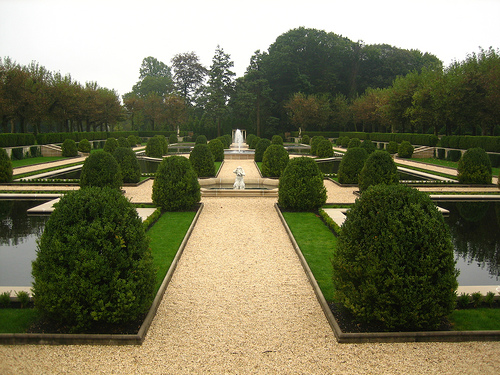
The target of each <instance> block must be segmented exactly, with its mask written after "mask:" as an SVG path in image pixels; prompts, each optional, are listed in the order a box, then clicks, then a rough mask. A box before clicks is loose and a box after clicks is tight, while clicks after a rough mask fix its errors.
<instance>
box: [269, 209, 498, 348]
mask: <svg viewBox="0 0 500 375" xmlns="http://www.w3.org/2000/svg"><path fill="white" fill-rule="evenodd" d="M274 207H275V209H276V212H277V213H278V216H279V217H280V220H281V222H282V224H283V227H284V228H285V230H286V232H287V234H288V237H289V238H290V241H291V242H292V245H293V248H294V249H295V252H296V254H297V256H298V257H299V260H300V263H301V264H302V267H303V268H304V272H305V273H306V275H307V278H308V279H309V282H310V284H311V286H312V288H313V290H314V293H315V294H316V297H317V299H318V302H319V304H320V306H321V308H322V310H323V312H324V314H325V317H326V319H327V320H328V323H329V324H330V327H331V328H332V330H333V333H334V335H335V338H336V339H337V341H338V342H339V343H387V342H464V341H500V331H423V332H374V333H346V332H343V331H342V330H341V329H340V327H339V325H338V323H337V321H336V320H335V317H334V316H333V314H332V311H331V310H330V307H329V306H328V303H327V302H326V300H325V297H324V296H323V293H322V292H321V289H320V288H319V286H318V283H317V282H316V279H315V277H314V275H313V273H312V271H311V269H310V268H309V265H308V264H307V261H306V259H305V258H304V256H303V255H302V251H301V250H300V247H299V245H298V244H297V242H296V241H295V238H294V237H293V234H292V232H291V230H290V228H289V227H288V224H287V223H286V221H285V218H284V217H283V215H282V214H281V210H280V209H279V206H278V204H277V203H275V204H274Z"/></svg>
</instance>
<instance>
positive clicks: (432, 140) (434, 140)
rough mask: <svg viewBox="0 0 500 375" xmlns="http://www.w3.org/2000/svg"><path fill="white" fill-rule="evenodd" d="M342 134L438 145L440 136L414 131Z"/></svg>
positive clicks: (378, 139) (362, 138) (352, 136)
mask: <svg viewBox="0 0 500 375" xmlns="http://www.w3.org/2000/svg"><path fill="white" fill-rule="evenodd" d="M340 136H342V137H345V136H347V137H349V138H359V139H361V140H364V139H369V140H371V141H375V142H390V141H394V142H397V143H401V142H403V141H408V142H410V143H411V144H412V145H421V146H432V147H433V146H436V145H437V144H438V141H439V139H438V137H436V136H435V135H433V134H414V133H362V132H341V133H340Z"/></svg>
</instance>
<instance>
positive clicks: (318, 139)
mask: <svg viewBox="0 0 500 375" xmlns="http://www.w3.org/2000/svg"><path fill="white" fill-rule="evenodd" d="M324 140H325V137H323V136H322V135H315V136H314V137H312V138H311V142H310V144H311V155H317V152H318V145H319V143H320V142H321V141H324Z"/></svg>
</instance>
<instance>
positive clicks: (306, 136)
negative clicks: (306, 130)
mask: <svg viewBox="0 0 500 375" xmlns="http://www.w3.org/2000/svg"><path fill="white" fill-rule="evenodd" d="M310 141H311V138H310V137H309V136H308V135H307V134H304V135H303V136H302V141H301V143H303V144H305V145H308V144H309V142H310Z"/></svg>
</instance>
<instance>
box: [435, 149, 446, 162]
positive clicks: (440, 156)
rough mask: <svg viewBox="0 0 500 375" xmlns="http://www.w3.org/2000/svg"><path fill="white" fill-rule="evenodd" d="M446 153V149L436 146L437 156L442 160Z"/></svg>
mask: <svg viewBox="0 0 500 375" xmlns="http://www.w3.org/2000/svg"><path fill="white" fill-rule="evenodd" d="M445 155H446V150H445V149H444V148H438V149H437V158H438V159H441V160H444V159H445Z"/></svg>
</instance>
